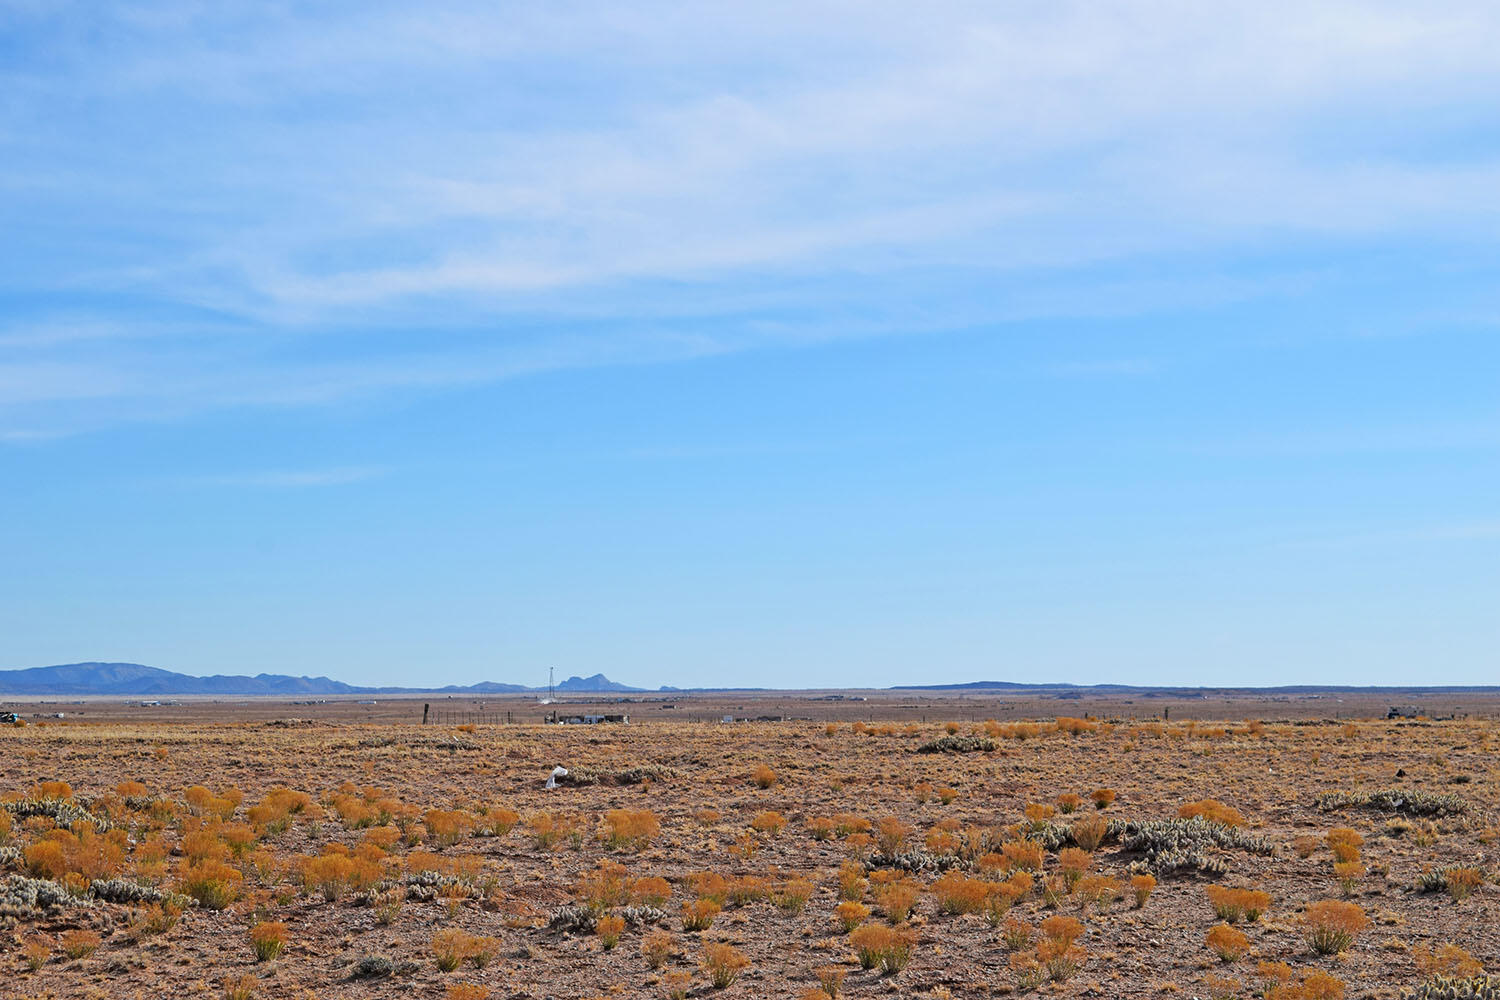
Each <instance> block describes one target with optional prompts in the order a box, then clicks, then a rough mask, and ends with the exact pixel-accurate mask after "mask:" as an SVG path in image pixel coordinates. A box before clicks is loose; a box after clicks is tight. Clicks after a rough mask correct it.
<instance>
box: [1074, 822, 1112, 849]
mask: <svg viewBox="0 0 1500 1000" xmlns="http://www.w3.org/2000/svg"><path fill="white" fill-rule="evenodd" d="M1068 832H1069V833H1070V834H1071V835H1072V837H1073V840H1074V842H1075V843H1077V844H1078V846H1079V847H1081V848H1083V849H1084V850H1085V851H1097V850H1098V849H1099V845H1100V844H1102V843H1104V837H1105V835H1106V834H1107V833H1108V832H1109V821H1108V820H1106V819H1105V818H1104V817H1103V816H1081V817H1079V818H1078V819H1075V820H1074V821H1073V825H1072V826H1070V827H1068Z"/></svg>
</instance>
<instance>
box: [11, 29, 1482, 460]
mask: <svg viewBox="0 0 1500 1000" xmlns="http://www.w3.org/2000/svg"><path fill="white" fill-rule="evenodd" d="M0 17H3V18H4V19H5V27H6V29H7V30H9V31H10V32H11V33H12V34H13V35H14V36H15V37H16V38H17V39H19V40H20V41H19V43H18V45H17V47H16V51H18V52H23V53H24V55H23V56H19V57H17V58H14V59H11V60H9V61H8V62H7V63H6V64H5V65H3V66H0V87H3V89H4V91H5V93H6V94H7V100H6V103H5V104H4V105H3V106H0V164H3V165H0V196H3V194H4V193H5V192H10V194H11V195H12V197H11V199H10V202H11V205H12V207H11V208H9V209H7V214H6V216H5V221H6V223H7V229H8V231H9V232H10V233H11V234H12V237H13V238H12V239H11V241H10V243H11V244H12V246H14V247H25V248H26V249H25V250H20V249H15V250H12V251H11V253H10V254H9V255H8V256H7V257H5V259H4V262H5V263H7V264H8V265H9V266H8V267H7V269H6V270H7V272H8V276H7V277H4V278H0V295H4V294H5V293H6V290H7V289H8V290H10V291H11V292H20V293H24V294H25V295H26V296H27V297H29V298H40V299H42V300H43V301H44V302H45V304H46V306H47V309H49V310H51V311H50V312H47V311H45V310H44V311H41V312H39V313H38V315H36V316H32V317H24V316H22V317H17V318H14V319H12V320H11V324H12V325H10V326H9V327H8V328H7V329H5V330H0V420H3V421H4V422H5V423H8V424H13V425H15V426H26V427H30V426H38V427H47V428H56V429H58V430H62V429H70V428H78V427H85V426H94V425H100V424H107V423H109V422H111V421H115V420H120V419H152V418H161V417H163V416H178V415H182V414H187V413H195V412H201V411H202V410H204V409H210V408H215V407H222V406H246V405H304V404H310V403H325V402H328V401H334V400H339V399H348V398H355V397H361V396H368V395H371V394H379V393H385V392H397V391H411V390H414V389H429V390H430V389H433V388H436V387H440V386H443V385H461V384H472V383H475V382H480V381H494V380H500V379H505V378H512V377H516V376H517V375H521V374H526V373H528V372H535V371H542V370H554V369H557V368H562V367H578V366H588V365H597V364H619V363H646V362H651V361H664V360H680V359H683V358H691V357H700V356H704V355H705V354H714V353H722V352H724V351H731V350H747V349H754V348H757V347H764V346H767V345H781V344H787V343H798V342H802V343H805V342H808V341H813V340H821V339H829V338H834V337H841V336H853V335H880V334H888V333H893V332H923V331H925V330H932V329H944V328H953V327H957V326H963V325H971V326H972V325H982V324H986V323H990V324H993V323H999V322H1005V321H1007V320H1009V319H1013V318H1015V317H1018V316H1033V317H1035V316H1043V317H1045V316H1077V315H1118V314H1128V313H1147V312H1152V311H1156V310H1162V309H1172V308H1185V307H1186V308H1191V307H1194V306H1196V305H1198V304H1200V303H1202V302H1204V301H1211V300H1214V299H1223V298H1226V297H1230V298H1232V297H1235V296H1244V297H1254V296H1257V295H1265V294H1280V293H1282V292H1285V291H1286V290H1287V289H1288V288H1290V287H1292V286H1293V285H1296V284H1298V283H1301V284H1304V285H1306V284H1309V283H1311V284H1316V283H1317V282H1319V281H1321V280H1324V277H1323V276H1321V275H1320V274H1319V273H1318V272H1317V271H1316V270H1313V269H1309V268H1308V267H1307V265H1306V264H1305V263H1304V262H1300V261H1299V262H1296V263H1290V262H1288V263H1285V264H1283V265H1282V266H1281V267H1280V268H1279V269H1274V270H1272V271H1271V272H1268V273H1260V274H1257V275H1255V276H1253V277H1250V278H1247V277H1244V276H1235V277H1232V278H1226V277H1222V276H1220V277H1216V276H1214V275H1211V274H1193V275H1191V276H1190V277H1186V278H1184V277H1180V276H1168V277H1166V278H1160V277H1158V278H1154V279H1153V278H1149V277H1142V276H1140V275H1135V276H1123V277H1122V276H1114V277H1101V275H1100V274H1099V271H1100V270H1101V269H1104V268H1107V267H1109V266H1121V267H1127V268H1128V266H1129V265H1131V264H1132V263H1134V262H1139V261H1145V260H1156V261H1161V260H1166V261H1183V260H1188V261H1197V260H1201V259H1203V258H1204V257H1207V256H1211V255H1213V254H1234V253H1238V252H1254V251H1256V250H1258V249H1260V248H1262V247H1264V246H1265V245H1266V244H1267V243H1268V242H1269V243H1274V244H1276V245H1278V246H1286V245H1291V244H1296V243H1297V242H1298V241H1309V245H1312V246H1318V245H1321V244H1320V243H1319V241H1324V242H1326V243H1333V244H1339V245H1347V244H1349V243H1351V242H1353V243H1360V244H1364V245H1378V244H1379V242H1380V241H1381V240H1400V241H1406V242H1408V243H1410V242H1412V241H1437V242H1439V243H1441V242H1443V241H1448V242H1450V243H1456V244H1460V245H1463V246H1465V247H1467V248H1470V249H1472V248H1479V249H1481V250H1483V251H1485V252H1487V253H1493V251H1494V250H1495V249H1496V247H1495V236H1494V234H1495V232H1497V231H1500V229H1497V227H1496V222H1497V221H1500V219H1497V216H1500V149H1496V148H1495V146H1494V144H1493V143H1488V144H1487V143H1483V142H1478V141H1475V140H1473V139H1465V138H1463V137H1461V136H1460V137H1455V136H1453V135H1448V134H1437V135H1436V136H1435V135H1434V132H1435V130H1437V131H1438V132H1440V131H1441V129H1442V126H1441V124H1440V122H1441V118H1442V116H1441V115H1434V114H1433V112H1434V111H1443V110H1453V109H1459V110H1460V111H1463V112H1464V113H1466V114H1483V113H1485V109H1488V108H1491V107H1493V105H1494V99H1495V97H1496V96H1497V93H1500V63H1497V62H1496V60H1495V59H1494V58H1493V52H1492V43H1493V39H1494V38H1495V37H1497V35H1500V8H1497V7H1496V6H1495V5H1494V4H1491V3H1487V2H1475V0H1445V2H1441V3H1436V4H1428V5H1423V6H1422V7H1421V8H1420V9H1419V8H1416V7H1412V6H1410V5H1407V4H1400V3H1386V2H1376V3H1369V2H1359V3H1355V2H1334V3H1329V4H1319V5H1316V6H1308V5H1306V4H1292V3H1276V2H1273V3H1265V2H1251V0H1232V2H1226V3H1216V4H1211V5H1204V4H1197V3H1191V2H1188V0H1148V2H1145V3H1138V4H1131V5H1128V6H1125V7H1100V6H1099V5H1096V4H1090V3H1083V2H1081V0H1080V2H1073V0H1062V2H1052V3H1024V4H1020V5H1015V4H1012V5H1002V6H998V7H997V6H995V5H992V4H981V3H967V2H952V3H943V4H939V5H937V6H931V5H928V6H923V7H913V6H911V5H909V4H899V3H875V4H851V3H845V2H825V3H813V4H790V3H776V2H772V3H767V4H758V5H756V6H755V8H754V10H753V13H747V9H745V8H737V7H733V6H724V5H680V4H651V3H648V4H645V5H625V6H619V5H602V4H582V5H571V6H562V7H557V6H549V7H543V8H533V9H519V8H513V7H495V6H493V5H489V4H479V3H466V2H456V0H455V2H443V3H436V4H430V5H424V6H423V7H422V8H421V9H420V11H417V10H414V9H413V8H410V7H407V6H404V5H397V4H388V3H379V2H375V3H369V4H358V5H352V6H347V7H342V8H337V9H323V10H317V11H314V10H312V9H301V8H283V7H266V6H265V5H262V4H254V3H238V2H228V3H222V4H212V5H202V4H198V3H188V2H183V3H149V4H147V3H142V4H127V5H117V6H114V7H111V8H109V9H107V10H106V9H101V8H98V7H97V6H95V5H51V4H36V5H29V4H21V5H15V4H12V5H9V6H7V7H6V8H5V9H4V11H3V12H0ZM100 38H109V39H110V43H109V44H108V45H107V46H106V45H102V44H100V42H99V41H98V39H100ZM59 107H70V108H74V109H75V110H76V112H77V113H76V115H74V116H72V117H70V118H69V119H68V120H69V121H76V122H77V126H76V128H71V129H69V128H61V129H60V128H57V127H55V124H49V123H55V122H56V121H58V120H59V119H58V115H57V110H56V109H57V108H59ZM184 122H191V123H192V125H191V127H184V126H183V123H184ZM44 126H46V127H44ZM1330 135H1332V136H1336V137H1337V138H1335V139H1330ZM106 164H107V169H106V168H105V166H103V165H106ZM934 274H943V275H966V276H968V277H967V279H966V284H964V285H963V287H962V288H960V289H959V290H958V293H957V294H953V293H952V292H951V291H949V290H946V289H945V290H942V291H937V290H934V289H933V288H932V287H931V286H930V285H929V284H928V281H929V278H930V276H931V275H934ZM1018 276H1032V277H1035V278H1036V279H1037V280H1036V281H1035V282H1027V281H1023V280H1020V278H1019V277H1018ZM1007 279H1010V280H1011V284H1010V285H1008V286H1007V287H1005V289H1004V290H1003V293H1001V294H996V293H995V292H993V291H992V287H993V285H994V283H995V282H996V281H997V280H1000V281H1005V280H1007ZM80 300H81V301H82V302H83V303H84V304H79V303H80ZM851 301H860V302H863V303H866V308H867V312H868V313H876V312H881V311H884V312H885V314H886V315H885V318H884V320H883V321H882V320H881V319H877V318H872V316H871V315H868V314H866V315H858V316H851V315H849V314H848V312H847V310H846V308H845V307H846V305H847V303H849V302H851ZM59 302H63V303H66V305H67V308H66V309H65V310H64V309H61V308H60V307H57V303H59ZM89 302H93V303H95V304H93V305H89V304H87V303H89ZM674 311H676V312H677V313H678V314H679V315H692V314H693V313H694V312H695V311H696V312H697V314H698V316H699V317H700V318H701V319H702V320H703V322H702V324H701V326H702V327H704V328H712V329H713V330H714V331H715V333H714V334H713V335H711V336H703V335H699V336H693V335H688V334H683V333H681V332H677V331H666V330H663V329H661V328H660V327H661V324H660V323H659V322H658V321H659V320H660V319H661V318H662V317H663V316H664V315H667V314H669V313H672V312H674ZM581 315H588V316H591V317H592V318H593V319H594V320H595V322H596V323H597V324H598V326H597V328H594V329H591V330H589V331H588V332H587V333H580V332H579V331H578V330H577V329H576V328H575V326H576V320H577V319H578V318H579V317H580V316H581ZM55 316H62V317H63V318H61V319H56V318H52V317H55ZM521 329H524V330H526V331H528V332H527V333H518V332H517V331H518V330H521ZM453 331H460V332H461V334H462V336H450V334H452V333H453ZM1123 350H1125V351H1127V352H1128V351H1130V350H1132V348H1130V347H1125V348H1123ZM22 353H24V356H25V359H26V360H25V361H24V362H18V361H15V360H14V359H13V358H12V357H11V355H19V354H22ZM1129 358H1130V356H1129V355H1126V360H1125V361H1123V362H1122V361H1118V360H1117V361H1112V362H1111V361H1109V360H1108V359H1106V360H1105V361H1104V362H1099V363H1097V364H1102V365H1104V366H1105V367H1104V368H1103V369H1096V370H1093V371H1085V370H1084V369H1078V370H1076V371H1072V372H1062V371H1060V372H1059V373H1058V374H1073V375H1082V374H1095V375H1100V374H1114V375H1127V374H1144V373H1145V372H1144V371H1141V370H1137V369H1131V366H1134V365H1139V364H1142V362H1139V361H1131V360H1130V359H1129ZM1111 365H1113V366H1114V367H1113V368H1110V366H1111ZM1121 365H1124V366H1125V367H1124V368H1121V367H1119V366H1121ZM1106 369H1108V370H1106ZM1126 369H1131V370H1126Z"/></svg>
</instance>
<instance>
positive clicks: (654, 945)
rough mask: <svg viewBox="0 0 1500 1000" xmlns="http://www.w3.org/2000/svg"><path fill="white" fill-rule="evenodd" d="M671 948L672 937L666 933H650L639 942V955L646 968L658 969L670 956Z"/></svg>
mask: <svg viewBox="0 0 1500 1000" xmlns="http://www.w3.org/2000/svg"><path fill="white" fill-rule="evenodd" d="M672 947H673V942H672V935H670V934H668V933H667V932H666V931H652V932H651V933H650V934H647V935H646V937H645V939H644V940H642V941H641V955H642V956H643V957H644V958H645V959H646V965H647V966H649V967H650V968H653V969H660V968H661V967H662V966H663V965H665V964H666V963H667V959H668V958H670V957H671V956H672Z"/></svg>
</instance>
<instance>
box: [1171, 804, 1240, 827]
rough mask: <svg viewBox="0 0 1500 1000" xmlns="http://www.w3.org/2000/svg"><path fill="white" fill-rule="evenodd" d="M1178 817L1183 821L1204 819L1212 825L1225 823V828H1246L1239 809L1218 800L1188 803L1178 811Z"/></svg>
mask: <svg viewBox="0 0 1500 1000" xmlns="http://www.w3.org/2000/svg"><path fill="white" fill-rule="evenodd" d="M1177 815H1178V816H1179V817H1180V818H1182V819H1194V818H1202V819H1206V820H1208V821H1209V822H1210V823H1223V824H1224V825H1225V826H1244V825H1245V817H1244V816H1242V815H1241V814H1240V811H1239V810H1238V809H1234V808H1232V807H1230V806H1226V805H1225V804H1224V803H1222V802H1220V801H1219V800H1218V799H1200V800H1198V801H1197V802H1188V803H1186V804H1185V805H1183V806H1181V807H1179V808H1178V810H1177Z"/></svg>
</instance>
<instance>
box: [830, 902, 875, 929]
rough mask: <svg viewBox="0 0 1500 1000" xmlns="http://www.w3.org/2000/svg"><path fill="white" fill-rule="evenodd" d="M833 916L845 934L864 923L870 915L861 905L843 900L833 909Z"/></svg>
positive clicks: (864, 906) (868, 909) (866, 908)
mask: <svg viewBox="0 0 1500 1000" xmlns="http://www.w3.org/2000/svg"><path fill="white" fill-rule="evenodd" d="M833 915H834V917H835V918H836V919H837V920H838V922H839V926H840V927H842V928H843V930H844V933H846V934H847V933H848V932H850V931H852V930H854V928H856V927H858V926H859V925H860V924H862V923H864V922H865V919H866V918H867V917H869V915H870V908H869V907H868V906H866V905H865V904H863V903H856V902H854V901H853V900H845V901H844V902H842V903H840V904H839V905H838V906H835V907H834V908H833Z"/></svg>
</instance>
